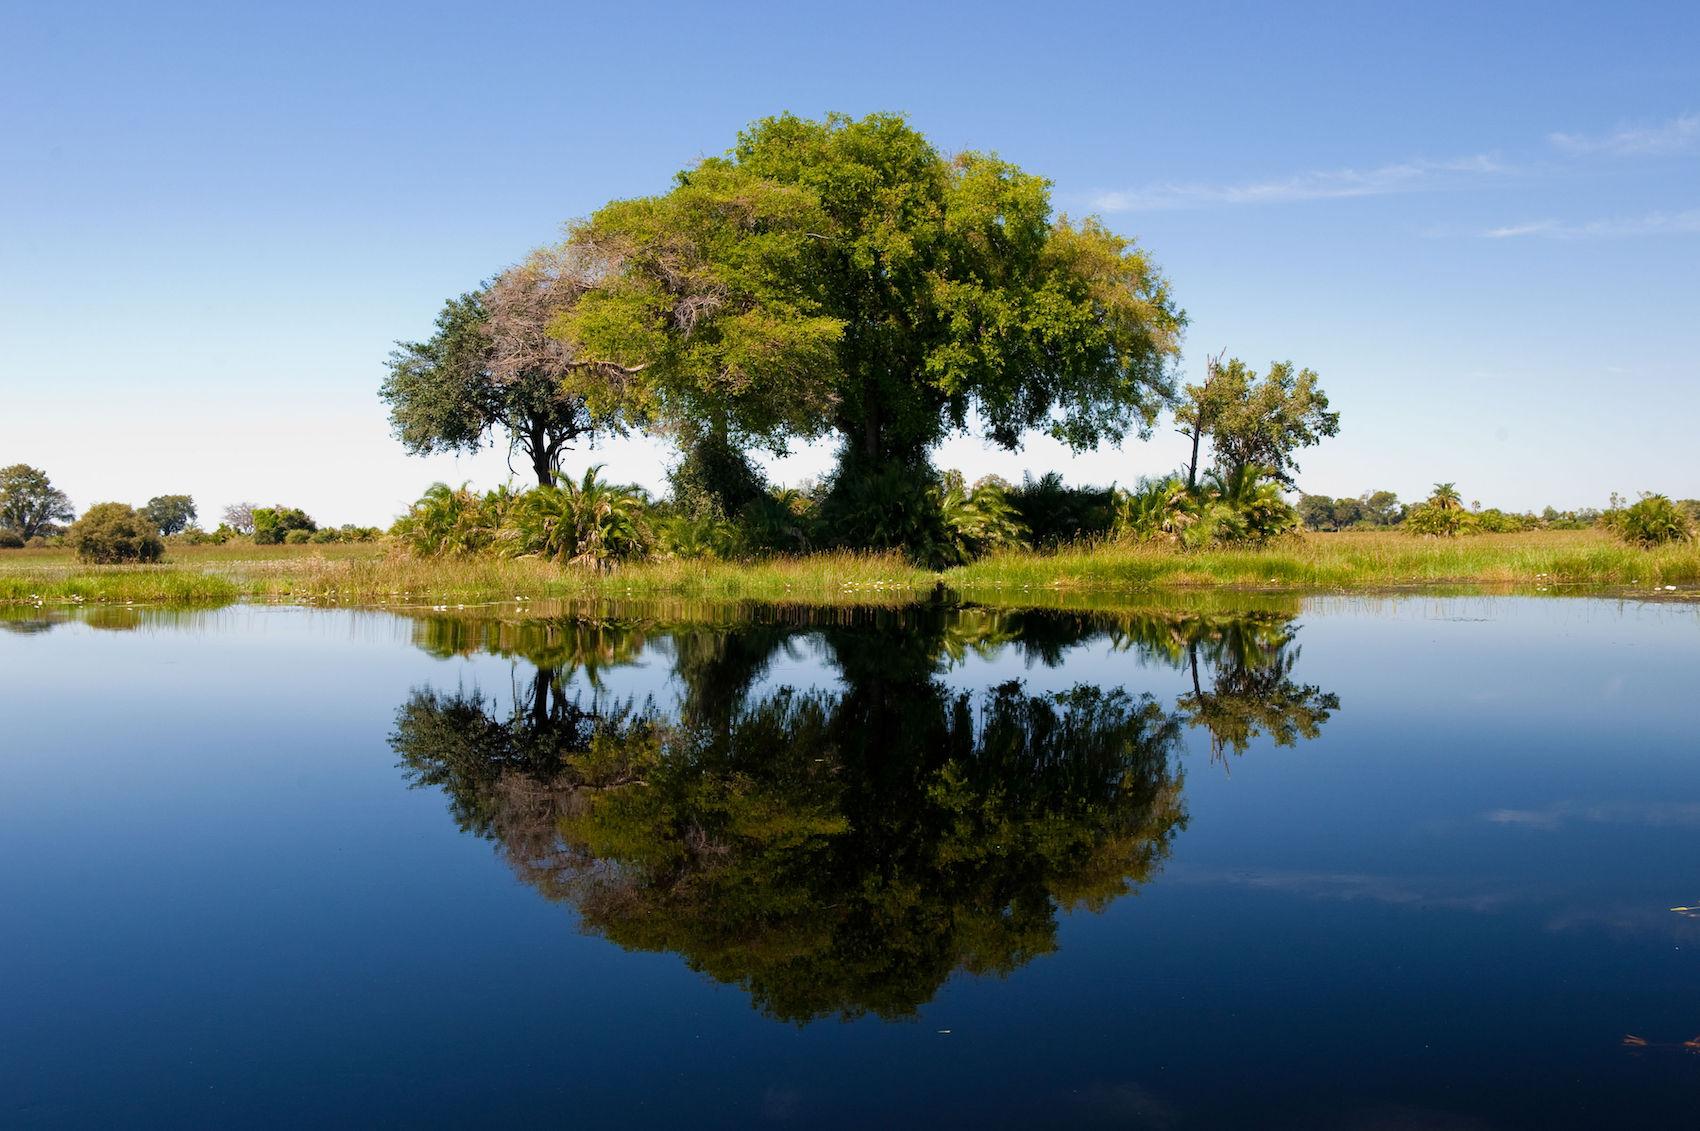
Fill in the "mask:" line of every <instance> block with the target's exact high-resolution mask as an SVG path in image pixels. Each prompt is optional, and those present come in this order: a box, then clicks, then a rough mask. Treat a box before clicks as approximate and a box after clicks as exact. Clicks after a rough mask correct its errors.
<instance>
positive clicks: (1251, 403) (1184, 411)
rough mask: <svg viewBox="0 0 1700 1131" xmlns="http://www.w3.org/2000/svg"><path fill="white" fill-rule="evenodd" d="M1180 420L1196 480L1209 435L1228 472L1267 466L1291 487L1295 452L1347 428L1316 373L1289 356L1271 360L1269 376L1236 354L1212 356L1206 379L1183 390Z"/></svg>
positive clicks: (1190, 470)
mask: <svg viewBox="0 0 1700 1131" xmlns="http://www.w3.org/2000/svg"><path fill="white" fill-rule="evenodd" d="M1175 419H1176V421H1177V422H1179V424H1180V425H1181V433H1182V434H1183V435H1185V436H1187V437H1189V438H1190V439H1191V440H1192V459H1191V463H1190V464H1189V466H1188V471H1187V482H1188V484H1189V485H1191V484H1193V483H1196V482H1197V479H1198V456H1199V447H1200V443H1201V441H1202V440H1203V439H1205V438H1208V439H1209V440H1210V446H1211V448H1212V450H1213V452H1214V454H1215V459H1216V465H1217V467H1218V468H1220V469H1221V470H1222V471H1224V472H1229V473H1233V472H1237V471H1242V470H1244V469H1245V468H1248V467H1263V468H1267V469H1268V470H1269V472H1270V473H1271V474H1272V475H1273V476H1274V477H1275V479H1276V480H1277V481H1279V482H1280V483H1282V484H1284V485H1286V486H1288V487H1291V486H1292V485H1293V479H1292V473H1293V472H1295V471H1297V470H1298V467H1299V465H1298V463H1297V462H1296V461H1295V460H1294V459H1293V453H1294V452H1295V451H1297V450H1298V449H1300V448H1308V447H1312V446H1314V445H1316V444H1318V443H1321V442H1322V440H1323V438H1324V437H1327V436H1335V435H1338V434H1339V432H1340V414H1339V413H1337V412H1330V411H1329V409H1328V396H1327V394H1326V393H1324V392H1323V391H1322V389H1321V387H1320V386H1319V385H1318V384H1317V375H1316V373H1315V372H1314V371H1312V370H1309V369H1301V370H1298V371H1297V372H1295V371H1294V369H1293V363H1292V362H1290V361H1277V362H1274V363H1272V364H1271V365H1270V366H1269V372H1268V373H1266V374H1264V375H1263V376H1262V377H1259V376H1258V374H1257V371H1256V370H1254V369H1252V368H1251V367H1250V366H1248V365H1246V363H1245V362H1243V361H1241V360H1240V359H1239V358H1237V357H1236V358H1230V359H1229V360H1228V361H1227V363H1226V364H1222V363H1220V362H1217V361H1212V362H1211V363H1210V367H1209V372H1208V374H1207V375H1206V377H1205V379H1204V382H1203V384H1200V385H1188V386H1186V387H1185V389H1184V390H1183V391H1182V395H1181V401H1180V404H1179V406H1178V407H1177V408H1176V410H1175Z"/></svg>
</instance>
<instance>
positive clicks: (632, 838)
mask: <svg viewBox="0 0 1700 1131" xmlns="http://www.w3.org/2000/svg"><path fill="white" fill-rule="evenodd" d="M554 612H555V614H556V615H549V616H536V615H532V616H525V615H521V614H520V612H519V611H518V610H517V609H497V610H482V611H480V610H467V611H458V612H446V611H445V612H439V613H423V614H418V615H407V614H398V613H378V612H354V611H339V610H317V609H303V608H274V607H253V606H238V607H231V608H226V609H221V610H216V611H205V612H164V611H145V610H130V609H103V610H93V611H90V612H88V613H86V614H83V615H71V614H54V613H49V612H39V611H29V612H19V611H12V612H8V613H6V614H5V619H0V629H4V630H5V631H0V677H3V683H0V686H4V688H5V695H4V702H5V707H6V711H5V717H6V720H7V722H6V737H5V740H4V745H3V749H4V753H3V754H0V860H3V861H4V866H3V867H0V907H4V908H5V911H6V913H5V917H4V920H3V921H0V970H3V971H4V975H3V978H4V982H3V985H4V989H3V991H0V1122H3V1123H6V1124H21V1125H51V1126H60V1125H90V1126H92V1125H110V1124H115V1123H117V1124H124V1125H131V1126H134V1125H145V1124H176V1125H182V1124H199V1125H208V1124H264V1125H280V1126H282V1125H298V1124H301V1123H305V1122H309V1121H324V1120H334V1121H340V1122H359V1123H380V1124H405V1125H410V1126H418V1125H426V1124H466V1123H473V1122H478V1123H494V1122H525V1123H549V1124H555V1123H562V1124H581V1125H588V1126H607V1125H657V1126H662V1125H680V1124H686V1123H689V1124H694V1125H699V1126H749V1125H762V1124H766V1123H774V1124H779V1125H783V1124H786V1123H790V1124H794V1125H799V1126H866V1125H870V1124H885V1125H893V1124H896V1125H947V1126H948V1125H978V1126H1023V1125H1028V1126H1030V1125H1047V1124H1048V1125H1081V1124H1101V1125H1105V1126H1134V1127H1140V1126H1144V1127H1175V1128H1184V1127H1212V1126H1235V1125H1243V1126H1251V1125H1256V1126H1265V1127H1279V1126H1302V1127H1312V1126H1325V1127H1336V1126H1337V1127H1386V1126H1397V1127H1477V1126H1482V1127H1552V1126H1599V1125H1604V1124H1617V1123H1624V1122H1635V1121H1647V1122H1651V1121H1654V1120H1658V1121H1660V1122H1662V1123H1672V1124H1677V1125H1681V1124H1684V1123H1686V1122H1688V1121H1689V1120H1691V1118H1692V1114H1693V1111H1694V1106H1693V1105H1694V1097H1695V1096H1696V1094H1697V1091H1696V1090H1697V1088H1700V1055H1697V1054H1696V1052H1695V1051H1694V1050H1693V1049H1691V1048H1689V1047H1687V1046H1686V1045H1685V1044H1684V1042H1687V1041H1689V1040H1690V1039H1691V1038H1695V1037H1696V1036H1700V992H1697V991H1700V918H1697V917H1696V916H1700V912H1696V913H1693V914H1692V915H1691V914H1690V913H1688V912H1684V911H1673V910H1671V909H1672V908H1676V907H1687V906H1689V905H1690V904H1695V905H1700V874H1697V870H1696V868H1695V866H1694V861H1695V858H1696V853H1695V849H1696V847H1697V845H1700V743H1697V738H1696V724H1697V723H1700V704H1697V701H1696V697H1695V693H1694V688H1695V686H1696V685H1697V683H1700V681H1697V679H1696V677H1697V675H1700V611H1697V610H1696V608H1695V607H1694V606H1691V605H1677V604H1667V605H1659V604H1641V603H1617V602H1607V601H1594V600H1579V599H1571V600H1556V599H1548V600H1540V599H1514V598H1447V599H1428V598H1415V597H1412V598H1399V599H1385V600H1378V599H1354V600H1318V601H1309V602H1304V603H1300V602H1298V601H1281V600H1274V601H1267V602H1261V603H1258V604H1255V605H1249V606H1243V607H1242V606H1235V605H1232V604H1222V603H1220V602H1210V603H1207V604H1194V605H1186V604H1179V605H1173V604H1172V605H1169V606H1166V607H1163V608H1152V609H1143V610H1135V611H1125V612H1119V613H1064V612H1055V611H1049V612H1047V611H1042V610H1034V611H1027V612H994V611H989V610H984V609H949V608H943V607H919V608H911V609H907V610H892V609H842V610H831V611H824V612H823V611H809V610H805V609H798V608H774V607H764V606H704V605H698V604H670V605H636V606H623V607H621V606H599V607H595V608H584V609H578V610H555V611H554Z"/></svg>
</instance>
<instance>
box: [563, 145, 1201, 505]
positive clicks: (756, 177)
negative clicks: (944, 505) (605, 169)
mask: <svg viewBox="0 0 1700 1131" xmlns="http://www.w3.org/2000/svg"><path fill="white" fill-rule="evenodd" d="M1049 187H1050V186H1049V183H1048V182H1047V181H1046V180H1044V179H1043V178H1042V177H1039V176H1036V175H1034V174H1031V173H1027V172H1024V171H1023V170H1021V169H1019V168H1017V167H1016V166H1014V165H1012V164H1010V163H1009V162H1006V161H1003V160H1000V159H998V158H997V157H995V156H993V155H990V154H984V153H963V154H958V155H956V156H954V157H950V156H946V155H945V154H943V153H941V152H939V150H938V149H937V148H935V147H934V146H933V145H932V144H931V143H930V142H929V141H928V140H927V139H926V138H925V137H923V136H922V135H921V134H920V133H918V132H917V131H916V130H914V129H913V128H911V127H910V126H909V125H908V124H907V123H906V122H905V121H904V120H903V119H902V118H901V117H898V116H895V115H890V114H875V115H871V116H869V117H866V118H861V119H852V118H849V117H846V116H843V115H832V116H829V117H827V118H826V119H825V120H823V121H808V120H804V119H801V118H796V117H792V116H789V115H786V116H782V117H777V118H768V119H764V120H762V121H760V122H757V123H756V124H755V125H753V126H752V127H751V128H750V129H748V130H747V131H745V132H744V133H743V134H741V135H740V136H739V138H738V142H737V144H736V145H735V146H734V147H733V149H732V150H731V151H730V152H729V153H727V154H726V155H725V156H723V157H716V158H711V159H709V160H707V161H704V162H702V163H701V164H700V165H698V166H696V167H695V168H693V169H691V170H688V171H686V172H684V173H681V174H679V176H678V178H677V179H676V183H675V185H674V187H673V189H672V190H671V191H670V192H668V193H666V194H664V195H661V196H657V197H648V198H643V199H638V200H628V201H620V202H616V203H614V204H610V205H608V206H607V207H605V208H603V209H601V210H599V211H598V212H597V213H596V214H595V215H593V216H592V217H591V218H590V219H589V220H587V221H585V222H584V223H582V224H579V225H577V226H576V227H575V228H574V230H573V232H572V234H571V237H570V245H571V247H572V248H574V249H575V250H576V252H577V254H578V256H579V262H580V263H581V265H582V267H583V269H584V272H585V275H584V278H585V279H586V286H587V289H586V290H585V292H584V294H583V295H582V297H580V299H579V300H578V301H577V302H576V303H575V304H574V305H573V306H572V307H571V308H570V309H568V310H566V311H564V312H563V313H562V315H561V316H560V317H559V318H558V319H557V321H556V323H555V325H554V327H553V329H554V332H555V333H557V334H558V335H559V336H560V337H562V339H563V340H565V341H567V342H568V343H570V345H571V348H572V349H573V350H574V351H575V352H576V353H577V355H578V356H580V357H582V358H587V359H596V361H597V363H599V364H605V365H613V366H616V367H617V368H618V369H619V371H620V372H623V373H631V374H636V375H639V376H640V378H641V383H642V384H643V386H644V387H645V388H646V389H647V390H649V393H650V395H651V396H652V397H653V400H654V404H655V406H656V407H657V408H658V409H659V410H661V411H662V413H663V415H664V416H666V417H668V418H671V419H673V420H676V421H678V420H682V421H685V422H687V423H688V424H689V425H690V426H692V427H699V428H702V427H706V428H708V429H710V430H713V431H718V432H722V433H726V434H730V435H732V436H734V437H737V438H740V439H745V440H748V441H751V442H755V443H762V444H766V445H768V446H770V447H775V448H782V447H783V445H784V444H785V442H786V441H788V440H790V439H793V438H812V437H817V436H822V435H828V434H836V435H838V436H839V437H841V439H842V441H843V448H842V454H841V473H842V472H843V471H844V470H855V469H858V468H860V469H863V470H867V471H877V470H889V469H892V468H903V469H907V470H911V471H914V470H922V469H925V467H926V462H927V454H928V451H929V449H930V448H931V447H932V446H933V445H934V444H936V443H937V442H938V441H939V440H940V439H942V438H943V437H944V436H946V435H947V434H949V433H951V432H953V431H961V430H964V429H966V428H967V427H969V425H970V423H971V422H972V421H973V420H975V419H976V418H977V419H978V421H979V422H980V423H981V424H982V425H983V427H984V428H985V430H986V433H987V435H988V436H989V438H990V439H991V440H992V441H994V442H995V443H997V444H999V445H1002V446H1004V447H1008V448H1014V447H1015V446H1016V445H1017V444H1018V443H1019V442H1020V439H1021V436H1022V434H1023V433H1024V432H1026V431H1027V430H1030V429H1038V430H1041V431H1044V432H1048V433H1049V434H1051V435H1053V436H1056V437H1058V438H1059V439H1061V440H1063V441H1065V442H1067V443H1068V444H1070V445H1071V446H1073V447H1075V448H1085V447H1091V446H1093V445H1096V444H1098V443H1099V442H1101V441H1104V440H1119V439H1121V438H1122V437H1123V436H1125V435H1126V434H1127V433H1128V432H1130V431H1137V432H1139V433H1140V434H1142V435H1143V434H1147V433H1148V432H1149V429H1150V426H1151V424H1152V422H1153V420H1154V419H1155V416H1156V413H1157V411H1158V409H1159V408H1160V407H1161V406H1162V404H1163V403H1164V402H1165V400H1166V398H1168V397H1169V396H1170V395H1171V391H1172V386H1171V383H1170V376H1169V363H1170V361H1171V360H1172V359H1173V358H1174V357H1175V356H1176V353H1177V350H1178V345H1179V338H1180V332H1181V328H1182V324H1183V316H1182V315H1181V313H1180V311H1179V310H1178V309H1177V308H1176V307H1175V305H1174V303H1173V301H1172V299H1171V297H1170V294H1169V288H1168V284H1167V282H1166V281H1165V280H1164V279H1163V277H1162V276H1161V275H1160V274H1159V272H1158V270H1157V268H1156V266H1155V265H1154V264H1153V263H1152V262H1151V260H1150V259H1149V258H1148V257H1147V256H1146V254H1145V253H1144V252H1143V251H1142V250H1140V249H1139V248H1138V247H1137V246H1136V245H1135V244H1134V243H1133V242H1132V241H1131V240H1128V239H1126V238H1124V237H1122V236H1119V235H1116V234H1114V233H1112V232H1110V231H1109V230H1108V229H1106V228H1105V227H1104V226H1103V225H1102V224H1100V223H1099V222H1097V221H1096V220H1093V219H1088V220H1086V221H1084V222H1081V223H1075V222H1072V221H1070V220H1069V219H1068V218H1067V217H1066V216H1058V215H1056V214H1055V213H1054V212H1053V211H1052V208H1051V203H1050V192H1049Z"/></svg>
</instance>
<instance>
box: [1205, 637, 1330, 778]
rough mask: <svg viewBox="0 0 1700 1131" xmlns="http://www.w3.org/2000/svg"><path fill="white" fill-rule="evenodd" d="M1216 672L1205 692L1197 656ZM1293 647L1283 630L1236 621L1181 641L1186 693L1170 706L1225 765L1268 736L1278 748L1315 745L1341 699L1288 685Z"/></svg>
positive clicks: (1296, 650)
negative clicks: (1188, 678) (1303, 742)
mask: <svg viewBox="0 0 1700 1131" xmlns="http://www.w3.org/2000/svg"><path fill="white" fill-rule="evenodd" d="M1201 655H1202V657H1203V659H1204V662H1205V663H1206V664H1208V666H1209V667H1210V669H1211V670H1212V671H1213V672H1214V676H1213V678H1212V681H1211V683H1210V684H1209V686H1208V688H1206V685H1205V684H1204V682H1203V680H1202V679H1201V678H1200V675H1199V666H1200V664H1199V662H1200V657H1201ZM1298 658H1299V648H1298V647H1297V645H1295V644H1294V643H1293V628H1292V626H1291V625H1290V624H1286V623H1269V622H1257V621H1253V620H1241V621H1235V622H1230V623H1229V624H1227V625H1223V626H1218V627H1217V629H1216V630H1215V631H1213V632H1210V633H1207V634H1200V635H1198V636H1196V637H1194V638H1192V639H1189V640H1188V641H1187V667H1188V670H1189V671H1190V672H1191V675H1192V691H1191V693H1190V694H1187V695H1182V696H1181V697H1180V699H1179V700H1178V701H1177V703H1176V705H1177V706H1178V707H1179V708H1180V710H1181V712H1182V714H1183V715H1184V716H1185V718H1186V721H1187V723H1188V724H1190V725H1192V726H1196V727H1203V728H1204V729H1205V730H1207V731H1208V732H1209V733H1210V753H1211V757H1212V758H1215V759H1223V758H1225V756H1226V753H1227V752H1228V751H1230V750H1231V751H1233V752H1234V753H1236V754H1239V753H1243V752H1244V751H1245V748H1246V746H1247V745H1249V744H1250V742H1251V740H1252V739H1254V738H1256V737H1257V736H1258V735H1260V734H1267V735H1269V737H1270V738H1271V739H1273V740H1274V742H1275V744H1276V745H1277V746H1292V745H1294V744H1295V743H1296V742H1298V740H1299V739H1300V738H1306V739H1310V738H1315V737H1316V736H1317V734H1318V733H1320V731H1321V728H1322V724H1323V723H1325V722H1327V721H1328V719H1329V716H1330V715H1331V714H1332V713H1333V712H1334V711H1337V710H1339V709H1340V699H1339V696H1337V695H1335V694H1333V693H1332V692H1327V691H1323V690H1322V689H1321V688H1320V687H1317V686H1316V685H1315V684H1300V683H1297V682H1295V681H1294V680H1293V678H1292V672H1293V665H1294V664H1296V663H1297V662H1298Z"/></svg>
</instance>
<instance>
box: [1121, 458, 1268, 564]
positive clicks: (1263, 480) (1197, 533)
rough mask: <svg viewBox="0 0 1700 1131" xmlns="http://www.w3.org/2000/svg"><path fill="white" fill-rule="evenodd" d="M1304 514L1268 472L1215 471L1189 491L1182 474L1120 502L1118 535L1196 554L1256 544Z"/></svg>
mask: <svg viewBox="0 0 1700 1131" xmlns="http://www.w3.org/2000/svg"><path fill="white" fill-rule="evenodd" d="M1298 525H1299V514H1298V512H1297V511H1296V510H1294V509H1293V508H1292V507H1291V506H1290V505H1288V503H1287V502H1286V500H1284V499H1283V498H1282V497H1281V487H1280V484H1279V483H1277V482H1276V481H1275V480H1274V479H1273V478H1272V477H1270V473H1269V471H1268V470H1267V469H1265V468H1261V467H1256V466H1250V467H1242V468H1239V469H1237V470H1233V471H1219V470H1218V471H1212V472H1211V473H1210V474H1208V475H1207V476H1205V480H1204V482H1203V483H1202V484H1200V485H1199V486H1197V487H1192V488H1189V487H1188V486H1187V485H1186V482H1185V480H1183V479H1181V477H1180V476H1178V475H1173V476H1169V477H1167V478H1164V479H1156V480H1144V481H1142V482H1141V483H1140V484H1139V486H1138V487H1137V488H1136V489H1134V490H1133V491H1129V492H1125V493H1122V494H1121V495H1119V496H1118V498H1117V501H1116V519H1115V526H1114V530H1115V533H1116V535H1117V537H1120V538H1124V539H1127V540H1129V541H1135V542H1170V543H1175V544H1179V545H1181V546H1184V547H1185V548H1187V549H1190V550H1198V549H1204V548H1207V547H1210V546H1235V545H1247V544H1251V545H1255V544H1260V543H1263V542H1267V541H1269V540H1270V539H1271V538H1275V537H1277V536H1279V535H1281V534H1285V533H1287V532H1289V531H1291V530H1294V529H1296V528H1297V527H1298Z"/></svg>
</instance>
